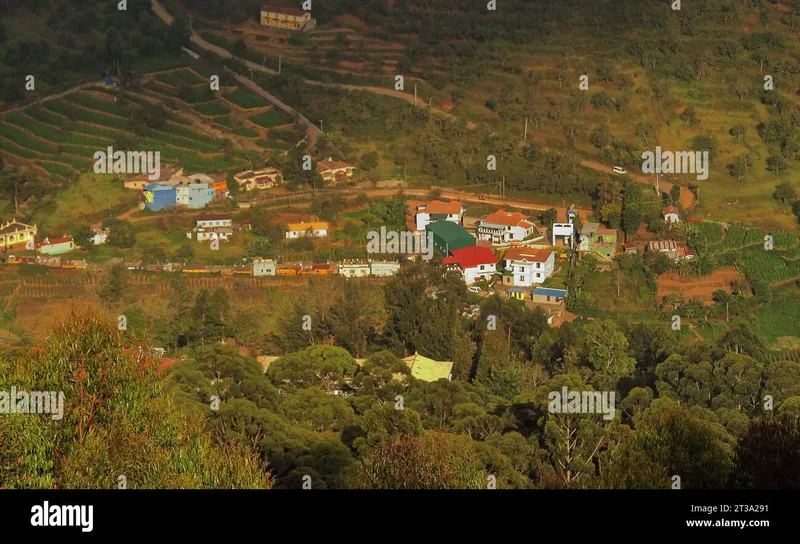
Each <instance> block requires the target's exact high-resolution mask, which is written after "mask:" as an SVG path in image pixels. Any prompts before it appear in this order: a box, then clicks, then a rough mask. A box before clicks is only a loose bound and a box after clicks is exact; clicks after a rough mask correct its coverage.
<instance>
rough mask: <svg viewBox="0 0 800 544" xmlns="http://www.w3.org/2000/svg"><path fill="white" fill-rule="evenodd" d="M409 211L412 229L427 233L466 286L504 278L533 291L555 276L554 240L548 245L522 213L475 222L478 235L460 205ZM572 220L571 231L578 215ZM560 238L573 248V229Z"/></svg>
mask: <svg viewBox="0 0 800 544" xmlns="http://www.w3.org/2000/svg"><path fill="white" fill-rule="evenodd" d="M409 211H410V215H413V221H412V220H409V222H408V223H409V226H410V225H411V224H412V223H413V225H414V227H415V228H416V230H417V231H418V232H421V231H423V230H424V232H425V234H426V236H428V239H430V240H431V241H432V242H433V248H434V250H435V251H436V252H437V253H438V254H440V255H441V256H442V257H443V259H442V262H443V264H444V265H445V266H446V267H447V269H448V270H449V271H452V272H454V273H457V274H458V275H459V276H461V278H462V279H463V280H464V282H465V283H466V284H467V285H471V284H473V283H475V282H477V281H480V280H486V281H489V280H491V279H493V278H495V277H497V276H500V277H501V278H502V283H503V285H506V286H509V287H530V286H532V285H534V284H541V283H544V282H545V280H547V279H548V278H549V277H550V276H552V274H553V273H554V272H555V261H556V252H555V251H554V247H553V246H555V245H556V244H555V242H554V243H553V244H551V243H549V242H548V240H547V239H546V237H545V235H544V234H542V232H541V230H540V229H539V227H537V226H536V224H535V222H534V221H533V220H532V219H530V218H528V217H527V216H525V215H524V214H522V213H520V212H509V211H506V210H497V211H495V212H493V213H491V214H489V215H487V216H486V217H484V218H483V219H480V220H478V221H476V222H475V235H473V234H471V233H470V232H468V231H467V230H466V229H465V228H464V227H463V217H464V209H463V207H462V206H461V203H460V202H457V201H452V202H447V203H445V202H442V201H439V200H434V201H432V202H427V203H422V202H420V203H418V202H414V203H411V204H410V210H409ZM568 217H569V221H570V222H569V223H568V225H569V227H572V226H573V225H572V221H573V218H574V211H572V210H570V214H568ZM562 230H566V229H562ZM560 235H561V236H562V241H561V243H562V244H563V241H564V239H565V238H564V237H565V236H566V240H567V243H568V244H570V242H571V239H572V230H571V229H570V230H569V233H566V232H565V233H561V234H560ZM570 248H571V246H570ZM495 251H497V253H495ZM498 265H499V266H498Z"/></svg>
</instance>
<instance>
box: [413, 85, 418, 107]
mask: <svg viewBox="0 0 800 544" xmlns="http://www.w3.org/2000/svg"><path fill="white" fill-rule="evenodd" d="M414 105H415V106H416V105H417V84H416V83H414Z"/></svg>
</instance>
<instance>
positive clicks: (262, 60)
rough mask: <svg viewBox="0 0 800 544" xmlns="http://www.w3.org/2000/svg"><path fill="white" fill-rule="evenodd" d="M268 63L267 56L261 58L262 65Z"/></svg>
mask: <svg viewBox="0 0 800 544" xmlns="http://www.w3.org/2000/svg"><path fill="white" fill-rule="evenodd" d="M266 65H267V56H266V55H264V58H263V59H261V66H266Z"/></svg>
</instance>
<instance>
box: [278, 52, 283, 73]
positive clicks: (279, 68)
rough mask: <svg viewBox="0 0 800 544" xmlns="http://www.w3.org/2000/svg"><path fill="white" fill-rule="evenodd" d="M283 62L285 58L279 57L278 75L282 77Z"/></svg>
mask: <svg viewBox="0 0 800 544" xmlns="http://www.w3.org/2000/svg"><path fill="white" fill-rule="evenodd" d="M282 61H283V56H279V57H278V75H281V64H282Z"/></svg>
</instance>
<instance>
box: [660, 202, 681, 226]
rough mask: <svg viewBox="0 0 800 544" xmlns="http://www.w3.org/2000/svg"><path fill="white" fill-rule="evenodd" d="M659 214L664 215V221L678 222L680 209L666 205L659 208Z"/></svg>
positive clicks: (679, 220)
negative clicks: (661, 208)
mask: <svg viewBox="0 0 800 544" xmlns="http://www.w3.org/2000/svg"><path fill="white" fill-rule="evenodd" d="M661 215H663V216H664V223H680V222H681V216H680V210H678V208H676V207H675V206H667V207H666V208H664V209H663V210H661Z"/></svg>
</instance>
